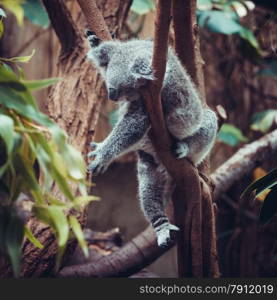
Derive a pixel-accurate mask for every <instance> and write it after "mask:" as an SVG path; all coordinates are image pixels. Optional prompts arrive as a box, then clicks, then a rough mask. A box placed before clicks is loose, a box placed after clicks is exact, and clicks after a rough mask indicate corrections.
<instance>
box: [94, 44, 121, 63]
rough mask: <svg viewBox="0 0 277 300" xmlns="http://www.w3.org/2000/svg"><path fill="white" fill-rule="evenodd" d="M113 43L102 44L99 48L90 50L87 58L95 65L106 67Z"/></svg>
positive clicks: (112, 49) (111, 53) (112, 50)
mask: <svg viewBox="0 0 277 300" xmlns="http://www.w3.org/2000/svg"><path fill="white" fill-rule="evenodd" d="M113 43H114V42H103V43H102V44H101V45H100V46H99V47H96V48H94V49H91V50H90V51H89V53H88V58H89V59H91V60H92V61H93V62H94V63H96V65H98V66H100V67H106V66H107V65H108V63H109V61H110V59H111V57H112V55H113V52H114V47H115V45H114V44H113Z"/></svg>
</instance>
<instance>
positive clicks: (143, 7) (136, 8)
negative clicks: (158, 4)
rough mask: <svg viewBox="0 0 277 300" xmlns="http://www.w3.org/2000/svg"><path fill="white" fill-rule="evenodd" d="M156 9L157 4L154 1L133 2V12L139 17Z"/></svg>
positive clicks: (141, 0)
mask: <svg viewBox="0 0 277 300" xmlns="http://www.w3.org/2000/svg"><path fill="white" fill-rule="evenodd" d="M154 9H155V4H154V2H153V0H133V2H132V6H131V11H133V12H135V13H137V14H138V15H144V14H147V13H148V12H149V11H151V10H154Z"/></svg>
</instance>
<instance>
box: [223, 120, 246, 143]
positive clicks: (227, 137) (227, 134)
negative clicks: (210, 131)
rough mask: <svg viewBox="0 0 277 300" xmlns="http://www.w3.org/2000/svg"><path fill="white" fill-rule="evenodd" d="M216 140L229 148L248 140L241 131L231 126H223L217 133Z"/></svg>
mask: <svg viewBox="0 0 277 300" xmlns="http://www.w3.org/2000/svg"><path fill="white" fill-rule="evenodd" d="M218 139H219V140H220V141H221V142H223V143H225V144H227V145H230V146H236V145H237V144H238V143H239V142H246V141H247V140H248V139H247V137H245V136H244V135H243V134H242V132H241V130H240V129H239V128H237V127H235V126H233V125H232V124H223V125H222V127H221V129H220V131H219V133H218Z"/></svg>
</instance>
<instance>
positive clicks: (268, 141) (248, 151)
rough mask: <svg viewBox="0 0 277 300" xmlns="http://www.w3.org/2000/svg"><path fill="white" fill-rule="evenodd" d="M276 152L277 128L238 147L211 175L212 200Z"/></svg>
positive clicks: (216, 198)
mask: <svg viewBox="0 0 277 300" xmlns="http://www.w3.org/2000/svg"><path fill="white" fill-rule="evenodd" d="M276 153H277V129H276V130H274V131H272V132H271V133H269V134H267V135H265V136H264V137H262V138H260V139H259V140H257V141H255V142H253V143H250V144H248V145H245V146H244V147H242V148H241V149H239V150H238V151H237V152H236V153H235V154H234V155H233V156H232V157H231V158H229V159H228V160H227V161H226V162H225V163H224V164H223V165H221V166H220V167H219V168H218V169H217V170H216V171H215V172H214V173H213V174H212V176H211V177H212V180H213V182H214V184H215V190H214V200H218V199H219V198H220V195H221V194H223V193H224V192H226V191H227V190H228V189H229V188H230V187H231V186H232V185H233V184H234V183H235V182H237V181H239V180H241V179H242V178H243V177H244V176H246V175H247V174H250V173H251V172H252V171H253V170H254V169H255V168H256V167H257V166H259V165H260V164H261V163H262V162H264V161H266V160H269V159H270V158H271V157H274V156H276Z"/></svg>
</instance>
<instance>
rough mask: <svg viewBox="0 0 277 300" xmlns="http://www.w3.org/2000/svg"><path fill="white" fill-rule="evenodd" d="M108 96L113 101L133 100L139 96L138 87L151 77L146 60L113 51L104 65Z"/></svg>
mask: <svg viewBox="0 0 277 300" xmlns="http://www.w3.org/2000/svg"><path fill="white" fill-rule="evenodd" d="M105 77H106V85H107V90H108V96H109V99H110V100H113V101H123V100H125V101H126V100H127V101H133V100H137V99H138V98H139V96H140V95H139V89H140V88H141V87H142V86H144V85H146V83H147V80H152V79H153V74H152V70H151V67H150V63H149V62H148V60H146V59H144V58H142V57H135V56H133V57H132V56H131V55H129V56H128V53H114V54H113V55H112V56H111V58H110V61H109V63H108V65H107V67H106V75H105Z"/></svg>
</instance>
